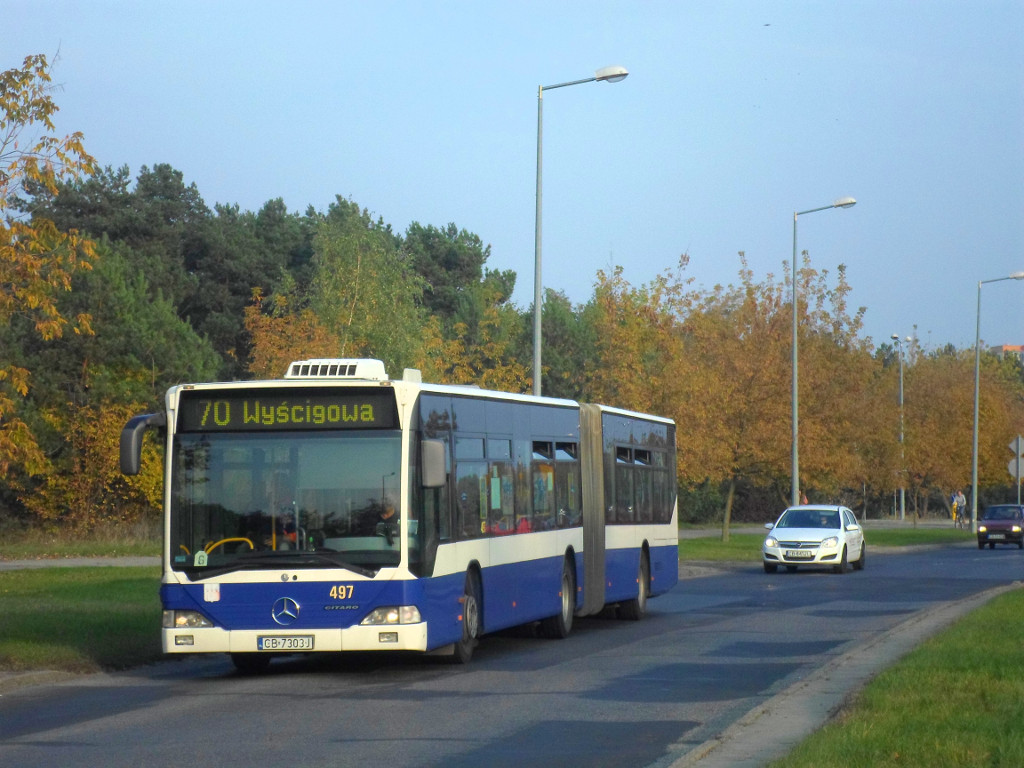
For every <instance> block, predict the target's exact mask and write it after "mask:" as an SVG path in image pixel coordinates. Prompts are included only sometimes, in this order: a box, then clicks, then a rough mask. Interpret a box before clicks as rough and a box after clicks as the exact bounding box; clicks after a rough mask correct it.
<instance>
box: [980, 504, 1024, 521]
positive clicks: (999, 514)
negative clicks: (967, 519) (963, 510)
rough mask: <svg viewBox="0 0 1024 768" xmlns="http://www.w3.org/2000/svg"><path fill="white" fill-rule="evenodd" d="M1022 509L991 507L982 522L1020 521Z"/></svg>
mask: <svg viewBox="0 0 1024 768" xmlns="http://www.w3.org/2000/svg"><path fill="white" fill-rule="evenodd" d="M1020 519H1021V513H1020V507H989V508H988V510H987V511H986V512H985V516H984V517H983V518H982V520H1020Z"/></svg>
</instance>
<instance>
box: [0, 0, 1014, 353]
mask: <svg viewBox="0 0 1024 768" xmlns="http://www.w3.org/2000/svg"><path fill="white" fill-rule="evenodd" d="M0 24H2V26H3V33H2V35H0V70H3V69H9V68H12V67H17V66H20V64H21V62H22V59H23V58H24V57H25V56H26V55H28V54H34V53H45V54H48V55H51V56H52V55H53V54H54V53H56V52H57V51H58V49H59V51H60V59H59V62H58V64H57V67H56V70H55V80H56V81H58V82H59V83H61V84H62V86H63V91H62V92H60V93H58V94H57V99H58V103H59V105H60V106H61V112H60V114H59V116H58V117H59V126H58V127H59V130H61V131H64V132H69V131H72V130H81V131H83V132H84V133H85V138H86V149H87V150H88V151H89V152H91V153H92V154H93V155H94V156H95V157H96V158H97V159H98V160H99V161H100V163H101V164H103V165H113V166H121V165H127V166H129V167H130V169H131V171H132V174H133V176H134V175H136V174H137V173H138V171H139V169H140V167H141V166H142V165H149V166H152V165H154V164H156V163H169V164H171V165H172V166H174V167H175V168H177V169H178V170H180V171H181V172H182V173H183V174H184V176H185V180H186V182H194V183H195V184H196V185H197V187H198V188H199V191H200V193H201V194H202V196H203V198H204V200H205V201H206V202H207V204H208V205H211V206H212V205H213V204H214V203H218V202H219V203H237V204H238V205H239V206H241V207H242V208H243V209H249V210H258V209H259V208H260V207H261V206H262V205H263V203H265V202H266V201H267V200H270V199H272V198H275V197H281V198H283V199H284V201H285V203H286V204H287V206H288V207H289V209H291V210H293V211H300V212H301V211H304V210H305V209H306V207H307V206H309V205H312V206H313V207H314V208H317V209H319V210H324V209H326V208H327V206H328V205H329V204H330V203H331V201H332V200H333V199H334V197H335V195H341V196H342V197H345V198H350V199H352V200H354V201H355V202H357V203H358V204H359V205H361V206H363V207H365V208H368V209H369V210H370V211H372V212H373V213H374V214H375V215H378V216H380V217H382V218H383V219H384V220H385V221H386V222H388V223H390V224H391V225H392V226H393V227H394V228H395V229H396V230H397V231H399V232H404V230H405V229H406V227H407V226H408V225H409V224H410V222H412V221H419V222H420V223H422V224H433V225H436V226H443V225H445V224H447V223H448V222H454V223H455V224H457V225H458V226H459V227H461V228H465V229H467V230H469V231H471V232H475V233H476V234H478V235H480V237H481V238H482V239H483V240H484V242H485V243H489V244H490V245H491V247H492V253H491V259H490V261H489V266H491V267H493V268H498V269H513V270H515V271H516V272H517V273H518V287H517V290H516V294H515V297H514V298H515V301H516V303H517V304H519V306H520V307H523V308H525V307H527V306H529V304H530V302H531V301H532V290H533V245H534V190H535V182H536V175H535V174H536V140H537V89H538V86H540V85H545V86H546V85H553V84H556V83H561V82H566V81H571V80H577V79H581V78H585V77H590V76H592V75H593V73H594V71H595V70H596V69H597V68H599V67H602V66H606V65H612V64H619V65H622V66H625V67H626V68H627V69H629V72H630V75H629V77H628V78H627V79H626V80H625V81H623V82H621V83H618V84H614V85H610V84H606V83H588V84H583V85H577V86H573V87H569V88H562V89H558V90H554V91H549V92H547V93H546V94H545V97H544V176H543V178H544V219H543V222H544V229H543V231H544V240H543V250H544V275H543V276H544V284H545V286H547V287H551V288H555V289H558V290H561V291H564V292H565V293H566V294H567V295H568V296H569V298H570V299H571V300H572V301H573V302H576V303H580V302H584V301H586V300H587V299H588V298H589V297H590V296H591V294H592V291H593V284H594V275H595V273H596V271H597V270H598V269H608V268H609V267H610V266H611V265H613V264H617V265H622V267H623V268H624V270H625V277H626V279H627V280H629V281H630V282H631V283H632V284H634V285H640V284H643V283H646V282H648V281H649V280H651V279H652V278H653V277H654V276H655V275H657V274H658V273H659V272H661V271H663V270H664V269H667V268H673V267H674V266H675V265H676V264H677V263H678V259H679V255H680V254H682V253H684V252H685V253H688V254H689V255H690V266H689V268H688V270H687V274H689V275H690V276H692V277H694V278H695V279H696V281H697V282H698V283H699V284H702V285H704V286H707V287H711V286H714V285H715V284H719V283H721V284H727V283H730V282H735V281H736V280H737V272H738V268H739V261H738V258H737V252H738V251H744V252H745V253H746V255H747V258H748V260H749V264H750V267H751V268H752V269H753V270H754V274H755V279H763V278H764V277H765V276H767V275H768V274H773V275H775V276H780V275H781V274H782V273H783V269H784V267H783V262H788V261H789V260H790V259H791V257H792V248H793V242H792V231H793V230H792V221H793V212H794V211H797V210H800V211H803V210H808V209H811V208H816V207H819V206H822V205H827V204H829V203H831V202H832V201H834V200H836V199H837V198H840V197H844V196H852V197H855V198H856V199H857V200H858V204H857V206H856V207H854V208H850V209H846V210H827V211H822V212H820V213H815V214H811V215H808V216H804V217H801V218H800V223H799V248H800V250H804V249H806V250H808V251H809V252H810V256H811V260H812V265H813V266H815V267H817V268H819V269H822V268H823V269H829V270H830V272H831V274H832V275H833V276H834V274H835V267H836V265H838V264H840V263H842V264H846V265H847V267H848V278H849V281H850V283H851V284H852V287H853V294H852V300H851V305H852V307H853V308H856V307H858V306H865V307H867V315H866V318H865V320H866V325H865V329H864V333H865V335H868V336H871V337H872V339H873V340H874V341H875V343H881V342H882V341H887V340H888V338H889V336H890V334H891V333H893V332H896V333H899V334H900V335H910V334H912V333H914V328H915V326H916V328H917V334H918V336H919V338H920V340H921V343H922V344H924V345H925V346H926V347H930V348H934V347H938V346H941V345H943V344H945V343H947V342H950V343H953V344H955V345H956V346H958V347H967V346H971V345H973V343H974V322H975V307H976V296H977V285H978V281H979V280H989V279H993V278H997V277H1003V276H1005V275H1009V274H1010V273H1011V272H1016V271H1019V270H1024V0H972V2H964V1H963V0H929V1H928V2H909V1H901V0H852V1H848V2H823V1H819V2H810V1H799V2H797V1H793V0H773V1H772V2H753V1H748V2H742V1H739V0H703V1H700V2H697V1H691V2H683V1H682V0H678V1H675V2H669V1H666V0H647V1H635V2H621V0H617V1H613V2H609V1H607V0H590V1H589V2H564V3H558V2H551V0H542V1H541V2H534V1H533V0H510V1H504V0H494V1H492V2H481V1H479V0H456V1H449V2H440V1H438V2H412V1H405V2H399V1H398V0H395V1H392V2H388V0H374V1H373V2H370V1H369V0H367V1H366V2H358V3H357V2H341V1H332V2H303V0H295V1H293V2H287V3H286V2H275V3H268V2H259V1H258V0H246V1H245V2H243V1H241V0H222V1H220V2H209V1H208V0H204V1H203V2H196V1H195V0H175V2H162V3H157V2H118V1H114V0H90V1H89V2H71V1H67V2H56V1H50V0H0ZM981 319H982V324H981V334H982V338H983V339H984V340H985V341H986V342H988V343H990V344H1004V343H1006V344H1022V343H1024V281H1020V282H1017V281H1006V282H1001V283H996V284H993V285H985V286H984V287H983V292H982V313H981Z"/></svg>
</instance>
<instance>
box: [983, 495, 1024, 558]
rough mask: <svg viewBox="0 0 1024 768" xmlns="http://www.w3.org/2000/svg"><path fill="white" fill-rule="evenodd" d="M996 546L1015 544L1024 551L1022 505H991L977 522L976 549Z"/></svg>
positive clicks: (1023, 507)
mask: <svg viewBox="0 0 1024 768" xmlns="http://www.w3.org/2000/svg"><path fill="white" fill-rule="evenodd" d="M986 544H988V546H989V549H995V547H996V544H1016V545H1017V548H1018V549H1024V505H1022V504H993V505H992V506H990V507H989V508H988V509H986V510H985V514H984V515H982V516H981V519H980V520H978V549H984V548H985V545H986Z"/></svg>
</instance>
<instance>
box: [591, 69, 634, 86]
mask: <svg viewBox="0 0 1024 768" xmlns="http://www.w3.org/2000/svg"><path fill="white" fill-rule="evenodd" d="M628 75H629V70H628V69H626V68H625V67H601V68H600V69H599V70H597V72H595V73H594V79H595V80H597V81H598V82H599V83H618V82H620V81H621V80H625V79H626V77H627V76H628Z"/></svg>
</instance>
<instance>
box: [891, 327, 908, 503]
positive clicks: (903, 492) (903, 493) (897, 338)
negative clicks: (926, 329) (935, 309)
mask: <svg viewBox="0 0 1024 768" xmlns="http://www.w3.org/2000/svg"><path fill="white" fill-rule="evenodd" d="M892 340H893V341H895V342H896V347H897V349H898V350H899V354H900V520H905V519H906V517H907V491H906V488H905V487H904V475H905V474H906V471H907V468H906V466H904V465H905V464H906V455H905V451H904V448H903V341H902V340H901V339H900V335H899V334H898V333H894V334H893V335H892ZM910 341H911V339H910V337H909V336H907V342H908V343H909V342H910Z"/></svg>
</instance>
